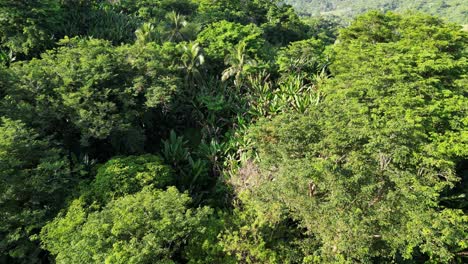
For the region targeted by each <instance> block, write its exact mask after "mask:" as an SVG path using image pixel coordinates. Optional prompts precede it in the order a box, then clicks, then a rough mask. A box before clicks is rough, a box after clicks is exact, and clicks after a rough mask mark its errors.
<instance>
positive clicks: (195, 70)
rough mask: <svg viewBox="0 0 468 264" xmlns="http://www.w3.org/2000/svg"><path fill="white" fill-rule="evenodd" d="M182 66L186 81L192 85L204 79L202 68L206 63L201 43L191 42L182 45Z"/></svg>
mask: <svg viewBox="0 0 468 264" xmlns="http://www.w3.org/2000/svg"><path fill="white" fill-rule="evenodd" d="M182 52H183V53H182V57H181V61H182V67H183V68H184V70H185V72H186V75H185V81H186V82H187V84H188V85H189V86H191V87H193V86H195V84H196V82H200V81H201V80H202V75H201V71H200V68H201V66H202V65H203V64H204V63H205V57H204V56H203V54H202V49H201V47H200V44H198V43H197V42H189V43H186V44H183V45H182Z"/></svg>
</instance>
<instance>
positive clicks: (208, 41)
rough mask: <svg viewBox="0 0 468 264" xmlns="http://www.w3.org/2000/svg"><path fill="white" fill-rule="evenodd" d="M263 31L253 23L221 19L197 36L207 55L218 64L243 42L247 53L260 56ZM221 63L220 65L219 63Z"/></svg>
mask: <svg viewBox="0 0 468 264" xmlns="http://www.w3.org/2000/svg"><path fill="white" fill-rule="evenodd" d="M262 34H263V31H262V30H261V29H260V28H258V27H257V26H255V25H253V24H249V25H247V26H244V25H241V24H237V23H232V22H228V21H220V22H216V23H213V24H211V25H209V26H208V27H207V28H205V29H204V30H203V31H202V32H200V34H199V35H198V37H197V42H199V43H200V45H201V46H202V47H203V48H204V51H205V53H206V55H207V57H208V58H209V59H210V60H211V61H213V63H215V64H216V65H217V66H219V67H221V65H222V62H223V61H224V59H225V58H226V56H227V55H228V53H229V51H231V50H233V49H234V47H235V46H236V45H238V44H239V43H241V42H244V43H245V48H244V49H245V53H246V54H247V55H248V56H250V57H252V58H256V57H258V56H260V55H259V54H260V52H261V51H262V48H263V45H264V43H265V40H264V39H263V38H262ZM218 64H219V65H218Z"/></svg>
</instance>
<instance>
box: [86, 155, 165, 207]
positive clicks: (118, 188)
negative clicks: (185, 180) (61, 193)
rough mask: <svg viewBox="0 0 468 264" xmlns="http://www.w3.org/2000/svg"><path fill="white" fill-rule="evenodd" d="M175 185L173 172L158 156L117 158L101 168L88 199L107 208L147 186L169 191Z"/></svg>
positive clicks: (89, 188)
mask: <svg viewBox="0 0 468 264" xmlns="http://www.w3.org/2000/svg"><path fill="white" fill-rule="evenodd" d="M173 183H174V175H173V172H172V170H171V169H170V168H169V167H168V166H167V165H165V164H164V163H163V162H162V159H161V158H160V157H158V156H153V155H148V154H147V155H142V156H128V157H114V158H112V159H111V160H109V161H107V162H106V163H105V164H104V165H102V166H100V167H99V168H98V170H97V174H96V177H95V179H94V180H93V182H92V183H91V184H90V186H88V187H87V188H86V190H85V199H86V200H90V201H91V202H97V203H99V204H106V203H107V202H109V201H110V200H112V199H114V198H118V197H122V196H125V195H127V194H133V193H136V192H138V191H140V190H142V189H143V187H144V186H153V187H155V188H165V187H167V186H169V185H171V184H173Z"/></svg>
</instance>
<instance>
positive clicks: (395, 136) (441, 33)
mask: <svg viewBox="0 0 468 264" xmlns="http://www.w3.org/2000/svg"><path fill="white" fill-rule="evenodd" d="M377 27H378V28H380V29H379V30H369V28H371V29H372V28H377ZM364 29H365V30H364ZM387 29H388V30H387ZM466 41H467V36H466V33H464V32H462V31H460V30H459V28H458V27H456V26H454V25H452V24H444V23H443V22H441V21H440V20H439V19H436V18H433V17H428V16H423V15H418V16H399V15H395V14H387V15H383V14H380V13H371V14H368V15H365V16H363V17H361V18H359V19H358V20H357V21H356V23H354V24H353V25H351V26H350V27H349V28H347V29H344V30H343V31H342V34H341V36H340V38H339V44H338V45H336V46H335V53H336V57H335V61H334V63H333V64H332V66H331V70H332V73H333V74H334V75H335V78H333V79H331V80H329V81H328V83H327V84H326V85H324V86H322V89H323V92H324V93H325V94H326V97H325V99H324V100H323V102H322V103H320V104H319V105H318V106H317V107H316V108H315V109H311V110H309V112H308V114H305V115H301V114H297V113H290V114H283V115H280V116H278V117H275V118H273V119H272V120H271V121H268V120H264V121H263V122H261V123H260V124H259V125H258V127H257V128H256V129H253V130H252V134H251V136H252V137H253V138H254V139H255V140H256V144H254V147H255V148H256V149H257V150H258V152H259V159H260V162H259V163H258V166H260V171H259V172H258V173H257V174H253V175H252V177H254V176H255V177H260V176H258V174H260V175H262V177H263V178H260V182H259V183H258V185H257V186H258V187H257V188H256V189H252V190H250V192H252V193H253V195H254V197H258V198H256V200H257V201H260V202H263V204H264V206H268V205H269V204H272V203H273V201H277V202H280V203H281V204H284V206H286V208H287V209H288V210H289V212H291V214H290V217H291V218H292V219H294V220H296V221H299V225H300V226H302V227H304V228H306V230H307V232H306V234H307V235H308V236H309V237H311V238H316V239H318V241H319V244H318V246H317V248H316V250H315V252H314V251H312V252H310V253H309V255H308V256H307V255H306V257H305V258H304V261H305V262H306V260H307V261H316V262H321V263H337V262H339V263H341V262H342V263H347V262H359V261H360V262H373V261H376V262H387V261H402V260H403V259H415V260H418V259H419V260H420V261H421V260H429V261H433V262H449V261H451V260H453V259H455V258H456V256H457V253H459V252H460V251H462V250H463V249H465V248H466V241H465V238H466V235H467V234H466V228H465V226H466V224H467V221H468V218H467V216H466V214H464V212H463V211H461V210H458V209H452V208H448V207H445V206H443V204H441V203H440V202H441V199H440V196H441V194H442V193H444V192H445V191H446V190H449V189H451V188H453V186H454V185H455V184H456V183H457V181H459V178H458V177H457V175H456V171H455V168H456V163H457V162H459V161H461V160H465V159H466V157H467V152H466V149H467V142H466V136H465V134H466V131H465V129H464V127H466V126H465V125H464V124H465V123H466V111H467V109H468V104H467V102H468V101H467V99H466V93H465V91H466V88H465V86H464V84H465V83H466V80H465V75H466V70H467V69H468V67H467V62H466V51H465V48H464V47H465V46H466ZM449 142H450V143H449Z"/></svg>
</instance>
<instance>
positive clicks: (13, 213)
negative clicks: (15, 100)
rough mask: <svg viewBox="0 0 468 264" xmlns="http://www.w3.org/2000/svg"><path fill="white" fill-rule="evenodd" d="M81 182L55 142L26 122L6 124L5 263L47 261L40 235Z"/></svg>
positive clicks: (1, 123)
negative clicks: (78, 182)
mask: <svg viewBox="0 0 468 264" xmlns="http://www.w3.org/2000/svg"><path fill="white" fill-rule="evenodd" d="M77 181H78V179H77V178H74V174H72V171H71V167H70V163H69V162H68V160H67V159H66V158H64V153H63V152H62V151H61V150H60V149H59V148H58V146H57V145H56V144H54V142H49V141H48V140H46V139H43V138H40V137H39V135H38V134H37V133H36V132H35V131H34V130H32V129H30V128H28V127H27V126H26V125H25V124H24V123H23V122H21V121H15V120H11V119H7V118H2V119H1V120H0V193H1V194H2V195H1V196H0V222H1V223H2V224H1V225H0V252H1V253H0V261H1V262H4V263H41V261H42V258H43V257H44V255H45V254H44V251H42V250H41V249H40V248H39V246H38V242H37V241H36V239H35V237H36V236H37V235H38V233H39V231H40V229H41V228H42V226H43V225H44V224H45V223H46V222H47V221H48V220H50V219H52V218H53V217H54V215H55V214H56V213H57V211H58V210H59V209H60V208H61V206H62V205H63V201H64V200H65V197H66V196H67V195H68V192H69V191H70V190H72V187H73V186H74V185H75V184H76V183H77Z"/></svg>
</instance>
